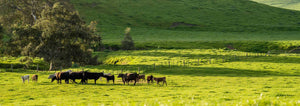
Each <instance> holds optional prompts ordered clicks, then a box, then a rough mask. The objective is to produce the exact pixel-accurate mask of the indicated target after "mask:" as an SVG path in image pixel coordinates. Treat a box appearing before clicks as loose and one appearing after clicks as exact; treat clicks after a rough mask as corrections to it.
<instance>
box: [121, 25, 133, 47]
mask: <svg viewBox="0 0 300 106" xmlns="http://www.w3.org/2000/svg"><path fill="white" fill-rule="evenodd" d="M130 30H131V29H130V28H129V27H127V28H126V29H125V37H124V39H123V40H122V49H123V50H133V49H134V48H135V47H134V42H133V40H132V38H131V36H130Z"/></svg>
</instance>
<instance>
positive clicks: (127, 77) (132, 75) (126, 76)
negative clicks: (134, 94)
mask: <svg viewBox="0 0 300 106" xmlns="http://www.w3.org/2000/svg"><path fill="white" fill-rule="evenodd" d="M138 76H139V74H137V73H126V74H119V76H118V77H122V81H123V83H124V85H125V82H127V84H128V85H129V81H132V80H133V81H134V84H133V85H135V84H136V81H137V79H138Z"/></svg>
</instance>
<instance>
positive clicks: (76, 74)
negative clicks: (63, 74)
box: [69, 71, 85, 84]
mask: <svg viewBox="0 0 300 106" xmlns="http://www.w3.org/2000/svg"><path fill="white" fill-rule="evenodd" d="M83 73H84V71H79V72H71V73H70V75H69V78H70V79H71V80H72V81H73V82H74V83H77V82H76V81H75V79H81V81H80V83H82V84H83V83H84V82H85V81H84V76H83Z"/></svg>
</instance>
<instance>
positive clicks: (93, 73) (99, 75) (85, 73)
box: [83, 71, 103, 84]
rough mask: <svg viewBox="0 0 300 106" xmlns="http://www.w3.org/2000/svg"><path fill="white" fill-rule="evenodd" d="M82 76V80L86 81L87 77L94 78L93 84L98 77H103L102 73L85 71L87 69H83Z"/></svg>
mask: <svg viewBox="0 0 300 106" xmlns="http://www.w3.org/2000/svg"><path fill="white" fill-rule="evenodd" d="M83 76H84V81H88V79H94V80H95V84H96V81H97V80H98V79H99V78H100V77H103V73H95V72H87V71H85V72H84V73H83Z"/></svg>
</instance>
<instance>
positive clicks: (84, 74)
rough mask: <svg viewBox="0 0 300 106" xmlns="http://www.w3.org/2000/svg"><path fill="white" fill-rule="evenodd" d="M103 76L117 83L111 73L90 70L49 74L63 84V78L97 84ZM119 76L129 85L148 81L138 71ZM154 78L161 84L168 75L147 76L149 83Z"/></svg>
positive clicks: (36, 78) (26, 78)
mask: <svg viewBox="0 0 300 106" xmlns="http://www.w3.org/2000/svg"><path fill="white" fill-rule="evenodd" d="M101 77H104V78H106V80H107V83H109V81H112V82H113V84H114V83H115V76H114V75H111V74H110V73H104V72H88V71H79V72H72V71H71V70H68V71H64V72H57V73H54V74H51V75H49V77H48V79H51V82H53V81H54V80H57V83H59V84H61V82H62V80H65V83H66V84H68V83H69V81H70V80H71V81H72V82H73V83H77V82H76V79H79V80H80V83H81V84H86V83H88V80H94V83H95V84H96V81H97V80H98V79H100V78H101ZM21 78H22V80H23V83H25V81H26V80H28V82H29V75H25V76H22V77H21ZM117 78H121V79H122V82H123V84H124V85H125V83H127V84H128V85H129V82H134V85H135V84H136V82H138V81H140V80H143V81H146V76H145V75H143V74H137V73H125V74H119V75H118V77H117ZM32 80H33V81H37V80H38V75H33V76H32ZM153 80H154V81H156V83H157V84H158V85H159V82H162V83H163V84H162V85H164V84H166V86H167V82H166V77H153V76H152V75H150V76H147V83H148V84H149V83H150V82H151V83H153Z"/></svg>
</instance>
